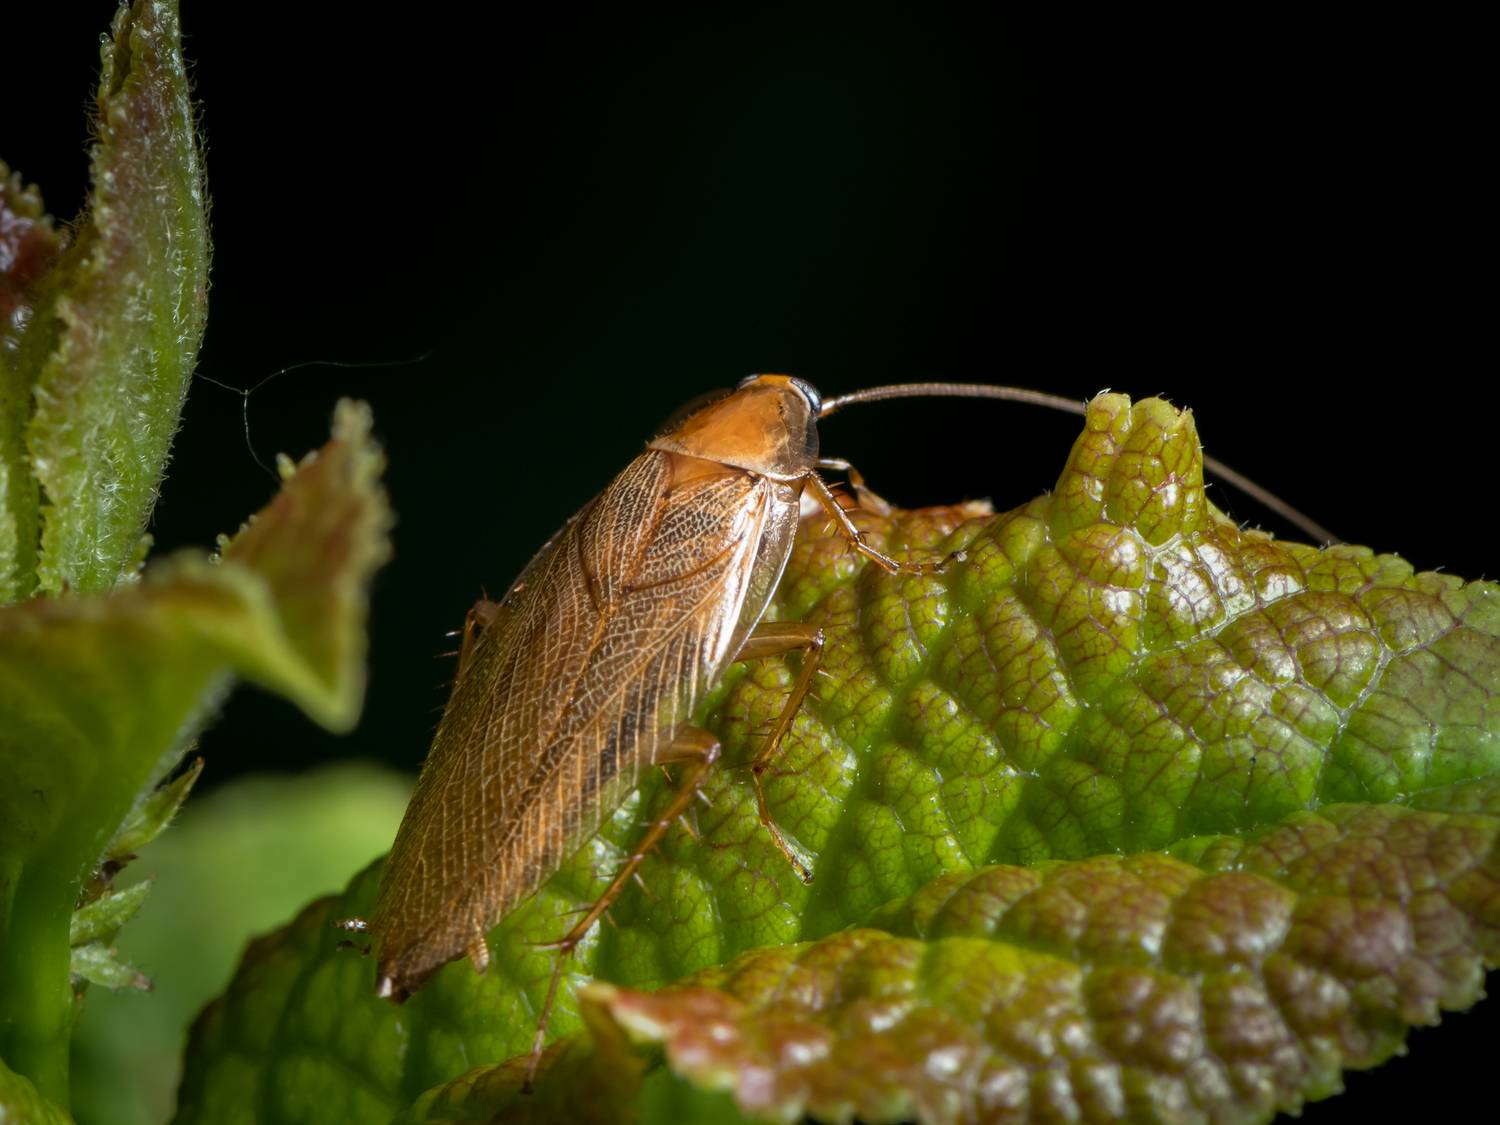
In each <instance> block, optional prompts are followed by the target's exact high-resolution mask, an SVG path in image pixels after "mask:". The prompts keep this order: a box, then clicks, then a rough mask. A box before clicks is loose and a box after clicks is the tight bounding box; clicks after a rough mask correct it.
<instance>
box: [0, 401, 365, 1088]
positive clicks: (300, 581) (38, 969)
mask: <svg viewBox="0 0 1500 1125" xmlns="http://www.w3.org/2000/svg"><path fill="white" fill-rule="evenodd" d="M333 431H334V434H333V440H332V441H330V442H329V443H328V444H327V445H326V446H324V447H323V449H322V450H321V451H319V453H318V454H316V455H315V456H310V457H308V458H307V459H306V460H305V461H304V462H303V463H302V466H301V467H300V468H299V469H298V470H297V471H296V473H295V474H294V475H293V476H291V478H290V479H289V480H287V481H286V483H285V485H284V486H283V488H282V489H281V491H280V493H279V494H278V495H277V496H276V498H275V499H274V500H273V501H272V502H271V503H270V504H269V505H268V506H267V507H266V508H265V509H264V510H263V511H262V512H261V513H260V515H259V516H258V517H256V518H255V520H254V521H253V522H252V523H251V524H250V526H248V527H247V528H246V529H245V530H244V531H243V532H241V533H240V535H238V536H237V537H236V538H235V539H234V540H233V542H232V543H230V545H229V546H228V548H227V549H226V550H225V551H224V553H223V557H222V559H221V560H217V561H215V560H210V559H209V558H206V557H204V556H202V555H192V554H185V555H180V556H177V557H175V558H172V559H169V560H166V561H164V562H162V563H159V564H157V565H155V566H153V567H152V568H151V569H149V570H148V571H147V573H146V575H145V576H144V578H143V579H142V580H141V581H140V582H139V583H135V584H131V585H128V586H124V587H121V588H120V589H117V590H116V591H114V592H113V593H111V594H109V595H106V596H97V597H92V598H79V597H73V598H59V599H37V600H32V601H29V602H26V603H23V604H20V605H15V606H11V607H8V608H5V609H0V714H3V715H5V716H6V722H5V725H4V727H3V728H0V885H3V886H5V887H7V889H8V892H9V893H8V894H7V895H5V896H0V982H3V987H0V1057H4V1058H5V1059H6V1060H7V1062H8V1063H9V1064H10V1065H11V1066H12V1067H14V1068H17V1069H19V1070H20V1071H21V1072H22V1073H25V1074H27V1075H28V1076H30V1077H32V1078H33V1080H35V1081H37V1082H38V1084H39V1085H40V1087H41V1088H42V1089H43V1090H44V1092H47V1093H48V1094H49V1095H51V1096H53V1097H54V1098H56V1099H58V1100H61V1099H62V1097H63V1096H65V1094H63V1093H61V1091H65V1090H66V1080H65V1073H66V1048H67V1036H68V1032H69V1030H70V1027H71V1022H72V1001H71V992H70V991H69V985H68V972H69V965H68V957H69V954H68V941H67V934H68V928H69V919H70V917H71V915H72V913H73V910H74V907H75V905H76V904H77V902H78V900H79V897H80V888H81V886H82V884H83V881H84V879H85V878H87V877H88V876H89V875H90V874H91V873H92V871H93V870H94V868H95V866H96V865H97V864H98V863H99V861H100V857H101V856H103V855H105V854H106V853H107V851H108V846H109V844H110V841H111V840H112V839H114V838H116V836H117V834H118V832H119V830H120V828H121V825H122V823H124V822H125V821H126V819H127V816H128V815H129V814H130V812H131V809H132V808H133V807H135V806H136V804H137V801H138V800H139V795H140V794H142V793H145V792H149V791H150V790H151V789H152V788H153V787H154V786H155V785H156V784H157V782H159V781H160V779H161V778H162V777H164V776H165V775H166V774H167V772H168V771H170V770H171V769H172V768H173V767H174V766H175V765H176V763H177V761H178V760H179V758H180V756H181V754H182V750H183V747H184V746H185V745H186V743H187V742H188V741H189V740H190V739H191V738H192V736H193V735H194V734H195V732H196V731H197V730H198V729H199V728H200V727H201V726H202V725H203V724H204V722H206V721H207V719H208V718H209V717H210V715H211V714H212V712H213V710H214V708H215V707H216V706H217V703H218V701H219V700H220V699H221V698H222V697H223V695H224V693H225V691H226V690H227V688H228V687H229V684H230V682H231V680H232V678H233V677H234V676H235V675H239V676H243V677H245V678H248V679H251V680H253V681H255V682H257V683H259V684H261V685H262V686H264V687H267V688H269V689H271V690H273V691H276V692H278V693H280V694H282V695H284V696H286V697H287V698H289V699H291V700H293V701H294V702H296V703H298V704H299V705H300V706H301V707H302V708H303V709H304V710H305V711H306V712H307V713H308V714H309V715H311V716H312V717H313V718H315V719H317V720H318V721H319V722H321V723H323V724H324V725H326V726H329V727H331V728H333V729H339V730H343V729H347V728H348V727H349V726H350V725H352V723H353V722H354V720H355V718H356V716H357V715H358V711H359V706H360V702H361V698H362V694H363V686H364V646H365V637H364V622H365V612H366V596H367V588H368V585H369V580H370V576H371V574H372V573H373V572H374V570H375V569H376V567H378V566H379V565H380V563H381V562H383V561H384V559H385V558H386V556H387V554H388V552H389V545H388V529H389V525H390V513H389V509H388V507H387V504H386V499H385V495H384V493H383V491H382V490H381V488H380V485H379V474H380V471H381V468H382V466H383V458H382V456H381V454H380V451H379V450H378V448H377V447H376V446H375V445H374V443H373V441H372V440H371V437H370V417H369V412H368V410H367V409H365V408H364V407H362V406H357V405H354V404H351V403H347V402H344V403H340V405H339V407H338V410H337V413H336V415H335V419H334V427H333ZM59 1059H61V1061H59ZM54 1091H57V1092H54Z"/></svg>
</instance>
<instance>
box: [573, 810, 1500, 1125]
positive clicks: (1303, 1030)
mask: <svg viewBox="0 0 1500 1125" xmlns="http://www.w3.org/2000/svg"><path fill="white" fill-rule="evenodd" d="M1497 839H1500V819H1496V818H1494V817H1476V816H1472V815H1449V814H1437V813H1423V812H1414V811H1411V810H1408V809H1402V808H1398V807H1385V808H1381V807H1373V806H1352V805H1344V806H1334V807H1330V808H1327V809H1325V810H1323V811H1322V812H1321V813H1319V814H1313V813H1300V814H1297V815H1294V816H1291V817H1288V818H1287V820H1286V822H1285V823H1284V824H1283V825H1282V826H1280V827H1278V828H1275V829H1273V830H1270V831H1267V832H1259V833H1254V834H1251V835H1250V836H1249V837H1230V838H1219V839H1215V840H1208V841H1195V842H1193V844H1192V846H1191V848H1190V849H1188V850H1191V851H1193V852H1195V853H1197V854H1199V855H1201V856H1203V857H1204V858H1203V859H1201V860H1200V861H1199V862H1198V863H1197V864H1189V863H1185V862H1182V861H1181V860H1178V859H1175V858H1173V857H1171V856H1168V855H1161V854H1156V855H1136V856H1129V857H1121V856H1101V857H1097V858H1094V859H1088V860H1074V861H1070V862H1065V863H1048V864H1042V865H1039V866H1038V867H1033V868H1021V867H1012V866H999V867H990V868H986V869H983V870H981V871H979V872H977V873H973V874H968V875H963V876H952V877H947V878H943V879H939V880H936V881H935V882H934V883H933V884H932V885H930V886H928V887H927V888H924V889H923V890H922V891H921V892H919V893H918V895H916V896H915V897H914V898H913V899H912V900H910V901H909V902H907V903H905V904H902V905H901V906H899V907H897V908H893V909H891V910H888V911H884V912H882V913H881V914H880V915H879V916H877V918H876V919H874V921H875V922H877V923H879V924H882V925H883V926H884V927H885V928H886V930H887V931H889V932H880V931H877V930H873V929H856V930H847V931H844V932H842V933H840V934H837V935H835V936H833V937H829V938H825V939H823V940H822V941H820V942H813V943H808V944H803V945H795V946H785V947H781V948H778V949H770V950H763V951H758V952H754V953H750V954H746V955H744V956H743V957H741V958H740V959H738V960H737V961H735V962H732V963H731V964H730V965H729V966H727V967H726V968H724V969H722V970H717V971H713V972H710V973H708V974H705V975H703V976H702V977H700V978H699V979H697V980H696V981H694V982H692V983H690V984H687V985H684V986H680V987H679V986H674V987H672V988H668V989H665V990H663V991H661V992H658V993H654V994H653V993H647V992H641V991H636V990H627V989H617V988H614V987H612V986H608V985H595V986H593V992H592V993H591V999H593V1001H594V1002H595V1003H598V1004H600V1005H602V1006H603V1007H604V1008H605V1009H606V1010H607V1011H608V1012H609V1013H610V1014H611V1015H612V1016H613V1017H614V1019H615V1020H617V1021H618V1022H619V1023H620V1025H621V1026H622V1027H623V1028H625V1029H626V1030H627V1031H628V1032H629V1033H630V1035H631V1036H632V1037H633V1038H635V1039H636V1040H637V1041H641V1042H649V1043H660V1044H663V1045H664V1046H665V1047H666V1050H667V1057H668V1060H669V1062H670V1063H671V1065H672V1066H673V1068H674V1069H676V1070H677V1071H678V1072H680V1073H683V1074H685V1075H687V1076H688V1077H690V1078H691V1079H692V1080H693V1081H695V1082H697V1083H699V1084H701V1085H703V1086H705V1087H707V1088H710V1089H722V1090H730V1091H734V1092H735V1094H736V1096H737V1098H738V1101H739V1104H740V1106H741V1107H742V1108H743V1109H744V1110H746V1111H747V1112H748V1113H751V1114H753V1115H755V1116H757V1117H758V1118H762V1119H767V1120H780V1121H787V1122H790V1121H796V1120H799V1119H800V1118H801V1117H802V1116H803V1115H804V1114H811V1115H812V1116H814V1117H817V1118H820V1119H831V1120H846V1119H847V1118H848V1117H849V1115H850V1114H851V1113H852V1114H853V1115H854V1116H856V1117H858V1118H859V1119H861V1120H863V1121H868V1122H871V1123H875V1122H896V1121H902V1120H907V1119H911V1118H919V1119H921V1120H923V1121H926V1122H950V1121H958V1120H975V1119H985V1118H989V1117H995V1116H1004V1117H1006V1118H1009V1119H1015V1120H1028V1119H1029V1120H1052V1119H1058V1118H1061V1119H1068V1118H1071V1117H1073V1116H1074V1115H1076V1114H1080V1113H1081V1114H1082V1116H1083V1117H1085V1118H1087V1119H1091V1120H1111V1119H1118V1118H1125V1117H1129V1118H1131V1119H1150V1120H1160V1119H1171V1118H1177V1117H1181V1116H1183V1115H1184V1114H1191V1115H1194V1116H1203V1117H1207V1118H1210V1119H1213V1120H1225V1121H1232V1120H1246V1121H1259V1120H1265V1119H1267V1118H1269V1117H1270V1116H1271V1115H1272V1114H1273V1113H1274V1112H1276V1111H1277V1110H1283V1111H1295V1110H1297V1109H1298V1108H1299V1107H1300V1106H1301V1104H1302V1103H1303V1102H1304V1101H1305V1100H1308V1099H1314V1098H1321V1097H1325V1096H1327V1095H1329V1094H1331V1093H1334V1092H1336V1091H1338V1090H1339V1089H1340V1088H1341V1083H1340V1072H1341V1070H1342V1069H1343V1068H1345V1067H1369V1066H1374V1065H1376V1064H1378V1063H1380V1062H1382V1061H1384V1060H1385V1059H1386V1058H1388V1057H1389V1056H1390V1055H1391V1054H1393V1053H1394V1052H1395V1051H1397V1050H1398V1049H1399V1048H1400V1046H1401V1043H1402V1041H1403V1040H1404V1038H1405V1034H1406V1029H1407V1027H1408V1026H1411V1025H1415V1024H1430V1023H1435V1022H1437V1018H1438V1014H1439V1012H1440V1010H1442V1009H1453V1008H1461V1007H1466V1006H1468V1005H1469V1004H1471V1003H1473V1002H1474V1001H1475V1000H1476V999H1477V998H1478V997H1479V995H1480V994H1481V990H1482V987H1483V983H1484V967H1485V965H1486V963H1489V964H1493V963H1494V961H1495V959H1496V957H1497V954H1500V915H1497V914H1496V913H1495V910H1494V906H1493V903H1494V902H1495V900H1496V899H1495V896H1496V892H1497V891H1500V870H1497V869H1496V866H1495V860H1496V855H1495V851H1496V849H1495V845H1496V841H1497ZM893 935H896V936H893Z"/></svg>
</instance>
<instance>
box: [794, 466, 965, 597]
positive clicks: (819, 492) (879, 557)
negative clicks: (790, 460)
mask: <svg viewBox="0 0 1500 1125" xmlns="http://www.w3.org/2000/svg"><path fill="white" fill-rule="evenodd" d="M805 479H806V481H807V487H809V488H811V489H812V491H813V495H814V496H815V497H816V498H817V500H818V503H820V504H822V505H823V507H824V509H825V510H826V511H827V512H828V514H829V515H830V516H832V517H833V521H834V523H835V524H837V525H838V529H839V533H840V534H841V535H843V537H844V538H845V539H846V540H847V541H848V543H849V545H850V546H851V547H853V548H854V549H855V550H856V551H858V552H859V553H860V554H862V555H864V556H865V558H867V559H869V560H870V561H871V562H872V563H874V564H875V565H876V566H878V567H880V568H881V569H882V570H885V571H887V572H888V573H890V574H941V573H942V572H943V570H944V569H945V568H946V567H947V566H948V564H949V563H950V562H954V561H956V560H959V559H962V558H963V557H964V553H963V552H962V551H955V552H953V554H951V555H945V556H944V557H943V558H941V559H934V560H933V561H931V562H897V561H896V560H895V559H893V558H891V557H890V556H889V555H887V554H883V553H881V552H880V551H877V550H876V549H875V548H874V547H872V546H870V544H869V543H867V542H865V533H864V532H862V531H861V530H860V529H859V528H857V527H855V526H854V521H853V520H852V519H850V518H849V513H848V512H846V511H844V508H843V505H841V504H840V503H839V501H838V497H836V496H835V495H834V494H833V493H832V491H830V490H829V488H828V485H827V484H826V483H825V482H824V480H823V478H822V477H820V476H818V474H817V473H808V474H807V477H806V478H805Z"/></svg>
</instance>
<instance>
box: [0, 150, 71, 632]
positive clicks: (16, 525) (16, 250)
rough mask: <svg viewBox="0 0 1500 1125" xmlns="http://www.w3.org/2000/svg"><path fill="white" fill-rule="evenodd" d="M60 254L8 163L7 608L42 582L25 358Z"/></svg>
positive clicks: (0, 381)
mask: <svg viewBox="0 0 1500 1125" xmlns="http://www.w3.org/2000/svg"><path fill="white" fill-rule="evenodd" d="M60 249H61V240H60V239H59V238H58V235H57V232H56V231H55V230H54V229H53V226H52V219H51V217H50V216H49V215H48V214H47V213H46V211H45V210H44V209H43V207H42V197H41V193H40V192H38V191H37V189H36V188H35V187H34V186H27V185H26V184H24V183H22V182H21V177H20V175H19V174H17V173H14V172H12V171H11V170H10V169H9V168H7V167H6V165H5V162H4V161H3V160H0V605H6V604H8V603H10V602H13V601H15V600H16V599H17V598H19V597H21V596H22V595H23V594H25V593H27V592H28V591H29V590H30V589H31V586H32V585H33V583H34V581H35V579H34V577H33V575H34V572H35V570H36V546H37V545H36V538H37V484H36V480H35V478H34V477H33V476H32V473H31V459H30V457H29V455H28V454H27V452H26V423H27V421H28V419H30V417H31V380H32V377H31V376H30V375H23V374H22V371H21V367H20V363H19V353H20V346H21V333H22V330H23V329H24V328H25V327H26V326H27V325H29V324H30V323H31V322H32V314H33V312H34V309H35V305H36V290H37V286H38V284H39V283H40V281H41V279H42V278H43V277H44V276H45V275H46V274H47V271H48V270H49V269H51V268H52V264H53V262H54V261H55V259H56V258H57V254H58V252H59V250H60Z"/></svg>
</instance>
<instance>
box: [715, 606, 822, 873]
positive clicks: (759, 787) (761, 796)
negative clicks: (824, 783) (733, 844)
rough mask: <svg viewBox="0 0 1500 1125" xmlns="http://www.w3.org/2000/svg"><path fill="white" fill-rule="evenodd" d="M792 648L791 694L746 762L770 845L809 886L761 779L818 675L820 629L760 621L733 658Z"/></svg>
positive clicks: (774, 653) (777, 653)
mask: <svg viewBox="0 0 1500 1125" xmlns="http://www.w3.org/2000/svg"><path fill="white" fill-rule="evenodd" d="M795 649H801V650H802V668H801V669H800V670H799V671H798V673H797V679H796V681H795V682H794V683H793V684H792V691H791V694H790V695H788V696H787V697H786V703H785V704H784V705H783V706H782V708H781V714H780V715H778V716H777V718H776V725H775V726H774V727H772V728H771V737H770V738H768V739H767V740H766V744H765V745H764V746H763V747H761V750H760V753H759V754H757V755H756V756H755V761H753V762H751V763H750V776H751V778H752V779H753V780H754V782H755V803H756V807H757V809H758V810H759V812H760V822H761V824H763V825H765V828H766V831H767V832H769V833H770V834H771V842H772V843H773V844H775V845H776V847H777V849H778V850H779V851H780V852H781V854H782V855H784V856H786V860H787V862H788V863H790V864H791V865H792V870H793V871H795V872H796V873H797V877H798V878H799V879H801V880H802V881H803V882H804V883H811V882H812V878H813V877H812V872H811V871H810V870H808V867H807V864H806V863H805V862H804V861H803V860H802V857H801V856H799V855H798V854H797V852H796V849H794V848H793V847H792V845H791V843H790V842H789V841H788V840H787V838H786V836H785V834H783V833H782V831H781V829H780V828H778V827H777V826H776V821H775V819H773V818H772V816H771V807H770V805H768V804H767V803H766V791H765V787H764V785H763V784H762V782H761V777H762V776H763V775H764V774H765V772H766V770H767V769H769V768H770V766H771V759H772V758H774V757H776V755H777V753H779V752H780V750H781V743H782V740H783V739H784V738H786V733H787V731H789V730H791V729H792V720H794V719H795V718H796V717H797V712H798V711H799V710H800V709H801V707H802V701H803V700H804V699H806V698H807V693H808V691H809V690H810V689H811V688H812V682H813V677H814V676H816V675H817V674H818V665H820V664H821V663H822V662H823V630H822V629H820V628H818V626H816V625H809V624H807V623H805V622H796V621H775V622H763V623H762V624H760V625H757V626H756V627H755V628H754V630H752V631H751V633H750V635H749V636H748V637H746V638H745V643H744V645H743V646H742V647H741V648H740V651H739V653H738V654H737V655H736V656H735V659H736V660H758V659H760V658H761V657H764V656H780V655H781V654H782V653H784V652H792V651H793V650H795Z"/></svg>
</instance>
